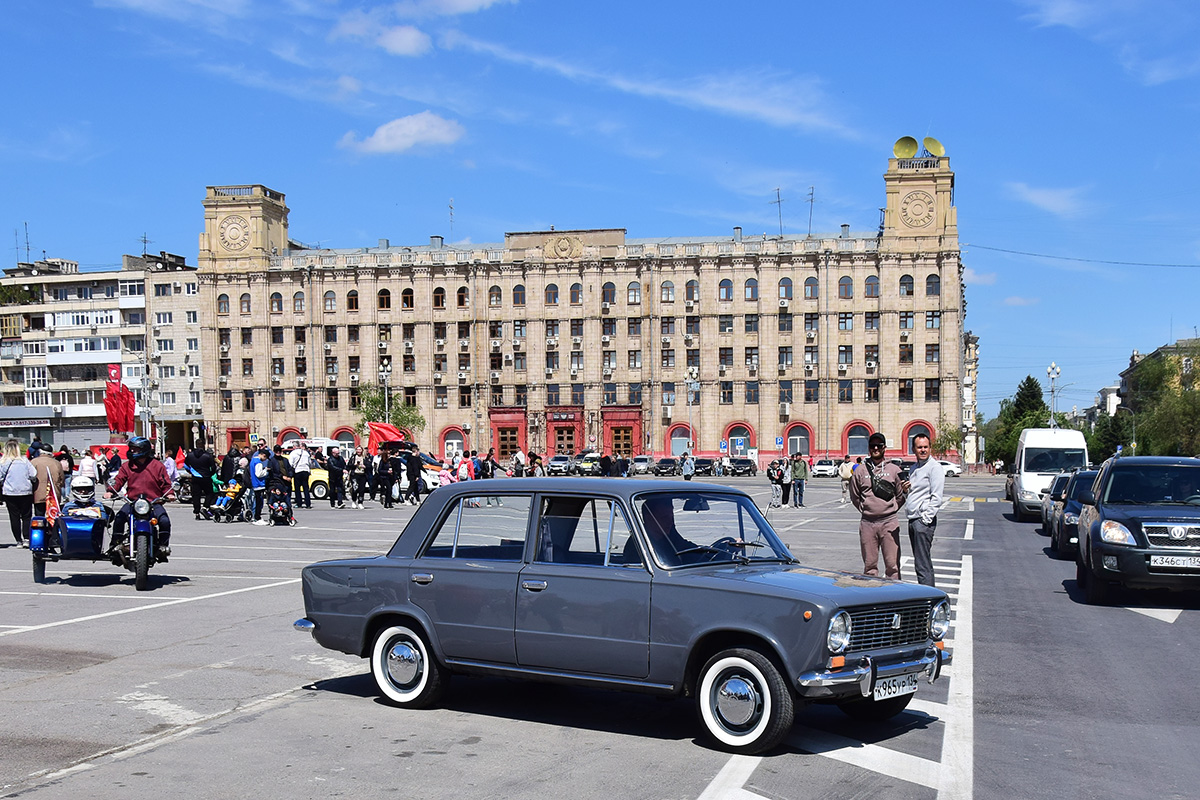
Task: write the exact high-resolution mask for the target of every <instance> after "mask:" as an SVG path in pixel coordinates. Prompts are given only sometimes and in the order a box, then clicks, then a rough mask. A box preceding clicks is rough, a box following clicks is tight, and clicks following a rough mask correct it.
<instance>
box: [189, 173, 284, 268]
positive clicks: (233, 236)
mask: <svg viewBox="0 0 1200 800" xmlns="http://www.w3.org/2000/svg"><path fill="white" fill-rule="evenodd" d="M287 242H288V207H287V204H286V203H285V202H284V196H283V194H282V193H280V192H276V191H273V190H271V189H268V188H267V187H265V186H262V185H251V186H209V187H208V190H207V194H206V195H205V198H204V232H203V233H202V234H200V255H199V258H198V260H197V264H198V266H199V269H200V271H201V272H228V271H236V272H245V271H251V270H262V269H266V268H267V267H268V266H269V265H270V259H271V256H272V255H279V254H281V253H282V252H283V251H284V250H286V249H287Z"/></svg>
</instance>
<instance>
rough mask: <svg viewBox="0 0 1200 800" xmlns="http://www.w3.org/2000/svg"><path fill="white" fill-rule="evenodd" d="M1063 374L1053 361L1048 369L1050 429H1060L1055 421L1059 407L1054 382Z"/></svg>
mask: <svg viewBox="0 0 1200 800" xmlns="http://www.w3.org/2000/svg"><path fill="white" fill-rule="evenodd" d="M1061 374H1062V370H1061V369H1060V368H1059V366H1058V364H1055V363H1054V362H1053V361H1051V362H1050V366H1048V367H1046V376H1047V377H1048V378H1050V427H1051V428H1057V427H1058V424H1057V423H1056V422H1055V421H1054V413H1055V410H1056V407H1057V405H1058V403H1057V399H1056V398H1055V396H1054V381H1055V380H1057V379H1058V376H1059V375H1061Z"/></svg>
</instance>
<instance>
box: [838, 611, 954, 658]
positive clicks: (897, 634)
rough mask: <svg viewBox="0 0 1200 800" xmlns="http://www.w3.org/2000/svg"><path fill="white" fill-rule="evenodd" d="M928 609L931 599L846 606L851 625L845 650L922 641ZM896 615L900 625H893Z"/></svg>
mask: <svg viewBox="0 0 1200 800" xmlns="http://www.w3.org/2000/svg"><path fill="white" fill-rule="evenodd" d="M932 609H933V601H932V600H918V601H916V602H912V603H893V604H890V605H884V606H864V607H862V608H847V609H846V612H847V613H848V614H850V622H851V628H850V646H849V647H847V648H846V652H848V653H853V652H857V651H861V650H878V649H881V648H885V647H901V646H904V645H913V644H924V643H925V641H926V640H927V639H928V638H929V614H930V611H931V610H932ZM897 614H899V615H900V624H899V626H898V627H893V625H894V621H895V617H896V615H897Z"/></svg>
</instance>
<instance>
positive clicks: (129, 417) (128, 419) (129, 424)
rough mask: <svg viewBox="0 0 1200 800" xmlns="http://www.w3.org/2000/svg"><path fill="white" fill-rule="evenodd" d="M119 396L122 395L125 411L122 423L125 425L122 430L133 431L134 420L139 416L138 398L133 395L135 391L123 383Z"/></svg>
mask: <svg viewBox="0 0 1200 800" xmlns="http://www.w3.org/2000/svg"><path fill="white" fill-rule="evenodd" d="M118 397H120V401H121V411H122V412H123V414H122V424H123V425H124V427H122V428H121V429H120V430H123V431H129V432H132V431H133V422H134V419H135V418H136V416H137V414H136V412H135V409H136V408H137V398H136V397H134V396H133V392H131V391H129V387H128V386H126V385H125V384H123V383H122V384H121V391H120V393H119V394H118Z"/></svg>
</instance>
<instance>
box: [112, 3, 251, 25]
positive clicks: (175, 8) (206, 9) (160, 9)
mask: <svg viewBox="0 0 1200 800" xmlns="http://www.w3.org/2000/svg"><path fill="white" fill-rule="evenodd" d="M96 5H98V6H101V7H109V8H127V9H130V10H131V11H140V12H142V13H143V14H152V15H154V16H156V17H167V18H169V19H180V20H182V19H191V18H193V17H197V16H202V15H203V16H208V15H213V14H217V15H220V16H227V17H243V16H245V15H246V12H247V11H249V6H250V0H96Z"/></svg>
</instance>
